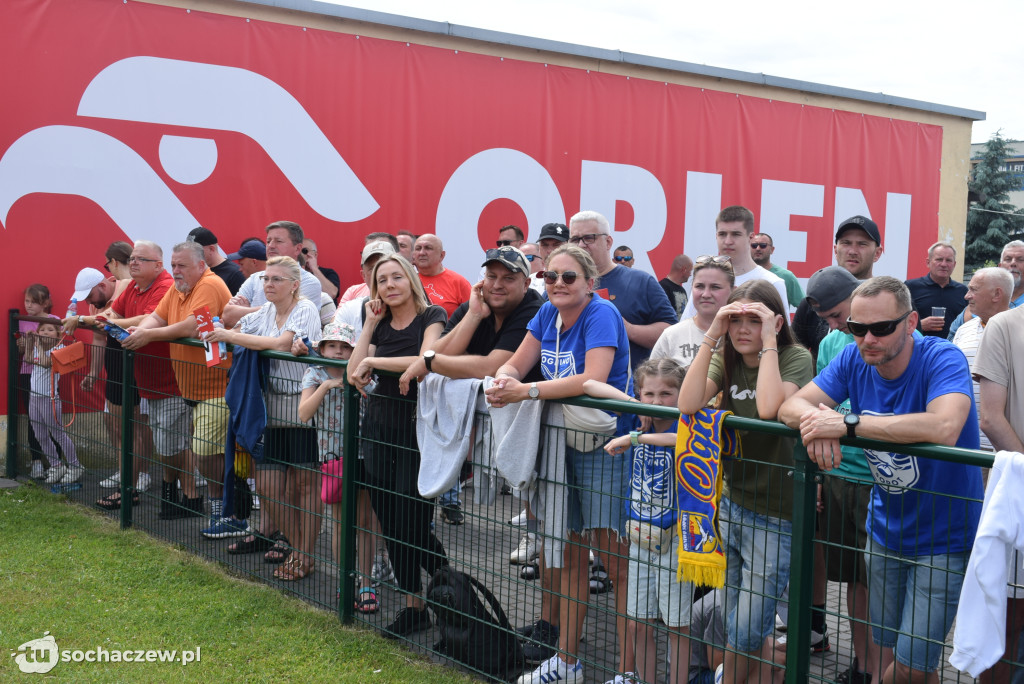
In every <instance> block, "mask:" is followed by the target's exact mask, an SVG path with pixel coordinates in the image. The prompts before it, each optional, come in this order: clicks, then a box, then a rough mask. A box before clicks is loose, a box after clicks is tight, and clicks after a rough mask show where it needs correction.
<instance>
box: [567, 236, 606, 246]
mask: <svg viewBox="0 0 1024 684" xmlns="http://www.w3.org/2000/svg"><path fill="white" fill-rule="evenodd" d="M607 234H608V233H588V234H586V235H577V236H576V237H571V238H569V242H570V243H571V244H574V245H578V244H580V243H581V242H582V243H583V244H585V245H592V244H594V242H595V241H596V240H597V238H599V237H602V236H604V235H607Z"/></svg>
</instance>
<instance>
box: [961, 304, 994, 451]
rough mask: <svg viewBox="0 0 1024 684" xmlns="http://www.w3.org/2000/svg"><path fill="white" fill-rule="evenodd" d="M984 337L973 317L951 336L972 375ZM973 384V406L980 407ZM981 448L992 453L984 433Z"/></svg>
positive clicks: (976, 318)
mask: <svg viewBox="0 0 1024 684" xmlns="http://www.w3.org/2000/svg"><path fill="white" fill-rule="evenodd" d="M984 335H985V328H983V327H982V325H981V319H980V318H978V317H977V316H975V317H974V318H972V319H971V320H969V321H967V322H966V323H964V324H963V325H961V326H960V327H959V328H957V329H956V334H955V335H953V344H955V345H956V346H957V347H959V348H960V351H962V352H963V353H964V356H966V357H967V365H968V366H970V368H971V373H972V374H973V373H974V359H975V357H976V356H977V355H978V346H979V345H981V338H982V337H983V336H984ZM973 384H974V404H975V405H976V406H981V385H980V384H979V383H978V381H977V380H973ZM981 448H982V449H984V450H985V451H992V442H990V441H989V439H988V436H987V435H985V432H984V431H982V433H981Z"/></svg>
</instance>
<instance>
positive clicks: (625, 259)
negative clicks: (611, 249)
mask: <svg viewBox="0 0 1024 684" xmlns="http://www.w3.org/2000/svg"><path fill="white" fill-rule="evenodd" d="M612 258H613V259H615V260H616V261H618V262H620V263H621V262H623V261H632V260H633V257H631V256H617V257H612Z"/></svg>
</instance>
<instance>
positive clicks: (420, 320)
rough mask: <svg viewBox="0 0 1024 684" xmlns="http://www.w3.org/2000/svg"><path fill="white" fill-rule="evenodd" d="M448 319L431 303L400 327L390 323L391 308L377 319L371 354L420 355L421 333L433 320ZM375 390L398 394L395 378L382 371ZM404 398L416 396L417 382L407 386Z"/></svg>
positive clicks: (371, 338) (390, 395)
mask: <svg viewBox="0 0 1024 684" xmlns="http://www.w3.org/2000/svg"><path fill="white" fill-rule="evenodd" d="M447 320H448V315H447V314H446V313H445V312H444V309H442V308H441V307H439V306H436V305H430V306H428V307H427V308H426V310H424V311H423V313H421V314H419V315H418V316H416V317H415V318H414V319H412V322H411V323H410V324H409V325H407V326H406V327H404V328H402V329H401V330H395V329H394V328H392V327H391V311H388V312H387V313H386V314H384V318H382V319H381V321H380V322H379V323H377V327H376V328H374V329H373V335H371V336H370V344H372V345H374V347H375V348H376V349H375V351H374V356H381V357H389V358H390V357H398V356H419V355H420V348H421V347H422V346H423V333H424V331H426V329H427V328H428V327H430V326H431V325H433V324H435V323H441V324H442V325H443V324H444V323H445V322H446V321H447ZM374 394H379V395H382V396H386V397H401V396H402V394H401V393H400V392H399V391H398V378H397V377H392V376H387V375H381V376H380V377H379V382H378V384H377V389H376V390H375V391H374ZM405 398H406V399H409V400H411V401H415V400H416V383H412V385H411V386H410V387H409V393H408V394H407V395H405Z"/></svg>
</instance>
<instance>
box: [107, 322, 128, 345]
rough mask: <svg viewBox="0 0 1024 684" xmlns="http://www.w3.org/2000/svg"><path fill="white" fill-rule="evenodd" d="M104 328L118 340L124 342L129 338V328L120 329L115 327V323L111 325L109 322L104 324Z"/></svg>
mask: <svg viewBox="0 0 1024 684" xmlns="http://www.w3.org/2000/svg"><path fill="white" fill-rule="evenodd" d="M103 330H105V331H106V333H107V334H108V335H110V336H111V337H113V338H114V339H115V340H117V341H118V342H124V341H125V340H127V339H128V331H127V330H119V329H118V328H117V327H114V326H113V325H110V324H109V323H107V324H106V325H104V326H103Z"/></svg>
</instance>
